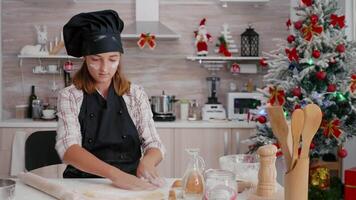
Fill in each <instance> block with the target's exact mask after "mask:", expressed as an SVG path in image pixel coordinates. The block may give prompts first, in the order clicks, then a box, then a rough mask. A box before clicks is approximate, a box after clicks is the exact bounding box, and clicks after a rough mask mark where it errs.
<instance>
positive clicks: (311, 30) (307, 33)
mask: <svg viewBox="0 0 356 200" xmlns="http://www.w3.org/2000/svg"><path fill="white" fill-rule="evenodd" d="M321 32H323V27H322V26H319V25H317V24H310V25H309V26H305V27H303V28H302V33H303V37H304V39H306V40H308V41H310V40H311V39H312V38H313V35H319V34H320V33H321Z"/></svg>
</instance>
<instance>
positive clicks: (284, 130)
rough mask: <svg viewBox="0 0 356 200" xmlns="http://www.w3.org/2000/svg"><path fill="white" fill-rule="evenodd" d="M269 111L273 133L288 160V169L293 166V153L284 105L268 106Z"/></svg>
mask: <svg viewBox="0 0 356 200" xmlns="http://www.w3.org/2000/svg"><path fill="white" fill-rule="evenodd" d="M267 113H268V116H269V119H270V121H271V127H272V131H273V134H274V135H275V136H276V138H277V140H278V142H279V144H280V145H281V148H282V153H283V156H284V159H285V161H286V166H287V169H289V168H290V166H291V159H292V158H291V153H290V150H289V147H288V134H289V128H288V124H287V122H286V119H285V118H284V112H283V108H282V106H268V107H267Z"/></svg>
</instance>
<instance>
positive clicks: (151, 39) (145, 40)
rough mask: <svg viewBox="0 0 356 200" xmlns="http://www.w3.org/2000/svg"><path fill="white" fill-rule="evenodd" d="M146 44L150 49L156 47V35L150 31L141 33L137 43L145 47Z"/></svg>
mask: <svg viewBox="0 0 356 200" xmlns="http://www.w3.org/2000/svg"><path fill="white" fill-rule="evenodd" d="M146 44H147V45H148V47H149V48H150V49H154V48H155V47H156V36H154V35H151V34H150V33H141V36H140V38H139V40H138V41H137V45H138V46H139V47H140V48H141V49H143V48H144V47H145V45H146Z"/></svg>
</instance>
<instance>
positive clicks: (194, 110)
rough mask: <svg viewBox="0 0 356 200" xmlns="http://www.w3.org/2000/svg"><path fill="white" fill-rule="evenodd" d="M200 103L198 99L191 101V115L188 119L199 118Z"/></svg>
mask: <svg viewBox="0 0 356 200" xmlns="http://www.w3.org/2000/svg"><path fill="white" fill-rule="evenodd" d="M199 112H200V109H199V105H198V103H197V100H195V99H193V100H191V102H190V103H189V117H188V120H191V121H195V120H198V119H199Z"/></svg>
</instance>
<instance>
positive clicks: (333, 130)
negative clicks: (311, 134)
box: [320, 119, 342, 138]
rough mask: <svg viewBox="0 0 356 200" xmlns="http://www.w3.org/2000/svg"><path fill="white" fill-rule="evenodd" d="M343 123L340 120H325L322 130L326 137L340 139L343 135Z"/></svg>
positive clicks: (321, 126)
mask: <svg viewBox="0 0 356 200" xmlns="http://www.w3.org/2000/svg"><path fill="white" fill-rule="evenodd" d="M340 125H341V121H340V120H339V119H334V120H331V121H327V120H323V121H322V123H321V125H320V128H321V129H323V135H324V136H326V137H331V136H333V137H335V138H339V137H340V135H341V134H342V132H341V130H340Z"/></svg>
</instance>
